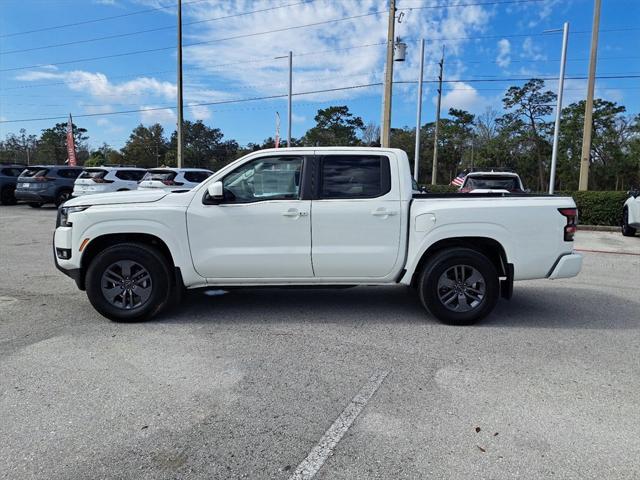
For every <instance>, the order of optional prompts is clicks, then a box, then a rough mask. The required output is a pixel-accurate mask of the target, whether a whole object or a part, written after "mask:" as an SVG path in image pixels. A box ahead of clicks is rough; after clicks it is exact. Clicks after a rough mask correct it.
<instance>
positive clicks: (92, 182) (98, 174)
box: [72, 166, 147, 197]
mask: <svg viewBox="0 0 640 480" xmlns="http://www.w3.org/2000/svg"><path fill="white" fill-rule="evenodd" d="M145 173H147V170H146V169H144V168H136V167H106V166H105V167H89V168H85V169H84V170H83V171H82V173H81V174H80V175H79V176H78V178H77V179H76V181H75V183H74V185H73V194H72V195H73V196H74V197H80V196H82V195H88V194H94V193H108V192H124V191H127V190H136V189H137V188H138V182H139V181H140V180H142V178H143V177H144V175H145Z"/></svg>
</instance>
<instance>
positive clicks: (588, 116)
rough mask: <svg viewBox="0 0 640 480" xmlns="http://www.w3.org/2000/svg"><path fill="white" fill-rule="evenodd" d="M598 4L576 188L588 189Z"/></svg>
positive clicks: (590, 56) (592, 35) (596, 51)
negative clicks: (578, 176) (578, 177)
mask: <svg viewBox="0 0 640 480" xmlns="http://www.w3.org/2000/svg"><path fill="white" fill-rule="evenodd" d="M600 4H601V0H595V2H594V5H593V26H592V27H591V53H590V55H589V80H588V84H587V101H586V105H585V108H584V130H583V133H582V154H581V155H580V180H579V182H578V190H588V189H589V158H590V157H591V127H592V125H591V122H592V116H593V90H594V88H595V83H596V62H597V60H598V33H599V30H600Z"/></svg>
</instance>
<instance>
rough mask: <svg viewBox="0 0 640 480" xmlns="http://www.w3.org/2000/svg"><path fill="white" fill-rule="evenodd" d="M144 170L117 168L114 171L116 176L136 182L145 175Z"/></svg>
mask: <svg viewBox="0 0 640 480" xmlns="http://www.w3.org/2000/svg"><path fill="white" fill-rule="evenodd" d="M145 173H146V172H145V171H143V170H118V171H117V172H116V177H117V178H119V179H120V180H129V181H134V182H137V181H138V180H141V179H142V177H144V175H145Z"/></svg>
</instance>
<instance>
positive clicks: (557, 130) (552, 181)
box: [549, 22, 569, 194]
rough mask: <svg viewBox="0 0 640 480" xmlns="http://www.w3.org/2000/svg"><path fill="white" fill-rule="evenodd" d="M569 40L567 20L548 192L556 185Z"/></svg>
mask: <svg viewBox="0 0 640 480" xmlns="http://www.w3.org/2000/svg"><path fill="white" fill-rule="evenodd" d="M568 42H569V22H564V26H563V27H562V54H561V55H560V79H559V80H558V103H557V105H556V124H555V126H554V128H553V149H552V150H551V173H550V175H549V193H550V194H553V192H554V189H555V186H556V165H557V163H558V137H559V136H560V117H561V116H562V94H563V92H564V67H565V65H566V63H567V43H568Z"/></svg>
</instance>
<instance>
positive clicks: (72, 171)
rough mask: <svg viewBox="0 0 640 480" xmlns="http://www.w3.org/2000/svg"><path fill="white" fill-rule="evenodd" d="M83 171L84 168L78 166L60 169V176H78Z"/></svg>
mask: <svg viewBox="0 0 640 480" xmlns="http://www.w3.org/2000/svg"><path fill="white" fill-rule="evenodd" d="M81 172H82V170H80V169H78V168H68V169H67V168H65V169H61V170H58V176H59V177H61V178H77V177H78V175H80V173H81Z"/></svg>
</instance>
